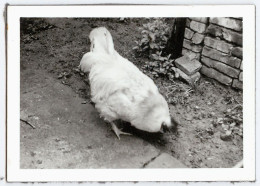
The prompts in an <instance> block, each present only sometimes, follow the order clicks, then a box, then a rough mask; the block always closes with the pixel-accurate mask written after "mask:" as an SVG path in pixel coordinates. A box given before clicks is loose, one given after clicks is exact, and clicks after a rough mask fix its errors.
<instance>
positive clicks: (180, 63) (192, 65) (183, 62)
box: [175, 56, 201, 76]
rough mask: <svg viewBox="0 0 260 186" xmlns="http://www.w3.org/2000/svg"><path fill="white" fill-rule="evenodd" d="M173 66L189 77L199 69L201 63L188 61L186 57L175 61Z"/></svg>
mask: <svg viewBox="0 0 260 186" xmlns="http://www.w3.org/2000/svg"><path fill="white" fill-rule="evenodd" d="M175 65H176V66H177V67H178V68H179V69H181V70H182V71H183V72H184V73H185V74H187V75H189V76H190V75H192V74H195V73H196V72H198V71H199V70H200V68H201V63H200V62H199V61H198V60H190V59H189V57H188V56H182V57H180V58H178V59H176V60H175Z"/></svg>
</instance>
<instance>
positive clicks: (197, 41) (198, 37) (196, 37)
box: [192, 33, 205, 44]
mask: <svg viewBox="0 0 260 186" xmlns="http://www.w3.org/2000/svg"><path fill="white" fill-rule="evenodd" d="M204 37H205V36H204V35H203V34H199V33H195V34H194V35H193V37H192V43H194V44H201V43H202V41H203V40H204Z"/></svg>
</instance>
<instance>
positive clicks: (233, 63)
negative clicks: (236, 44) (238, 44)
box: [226, 56, 242, 68]
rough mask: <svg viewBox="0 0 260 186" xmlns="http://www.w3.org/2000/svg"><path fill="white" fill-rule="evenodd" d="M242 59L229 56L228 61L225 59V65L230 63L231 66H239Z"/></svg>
mask: <svg viewBox="0 0 260 186" xmlns="http://www.w3.org/2000/svg"><path fill="white" fill-rule="evenodd" d="M241 62H242V60H241V59H239V58H237V57H233V56H231V57H229V59H228V61H227V63H226V64H227V65H230V66H232V67H236V68H239V66H240V64H241Z"/></svg>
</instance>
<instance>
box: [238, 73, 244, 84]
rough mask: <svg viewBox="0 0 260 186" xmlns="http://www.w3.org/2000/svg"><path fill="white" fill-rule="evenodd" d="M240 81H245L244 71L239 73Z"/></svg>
mask: <svg viewBox="0 0 260 186" xmlns="http://www.w3.org/2000/svg"><path fill="white" fill-rule="evenodd" d="M239 81H242V82H243V72H241V73H240V74H239Z"/></svg>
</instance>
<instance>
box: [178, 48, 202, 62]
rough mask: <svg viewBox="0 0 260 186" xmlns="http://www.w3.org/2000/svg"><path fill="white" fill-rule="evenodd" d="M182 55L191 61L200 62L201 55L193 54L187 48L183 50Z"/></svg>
mask: <svg viewBox="0 0 260 186" xmlns="http://www.w3.org/2000/svg"><path fill="white" fill-rule="evenodd" d="M181 54H182V55H185V56H187V57H188V58H189V59H190V60H193V59H197V60H200V53H196V52H192V51H191V50H187V49H185V48H182V52H181Z"/></svg>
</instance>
